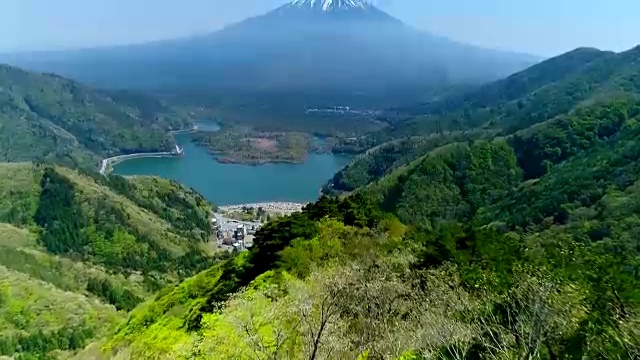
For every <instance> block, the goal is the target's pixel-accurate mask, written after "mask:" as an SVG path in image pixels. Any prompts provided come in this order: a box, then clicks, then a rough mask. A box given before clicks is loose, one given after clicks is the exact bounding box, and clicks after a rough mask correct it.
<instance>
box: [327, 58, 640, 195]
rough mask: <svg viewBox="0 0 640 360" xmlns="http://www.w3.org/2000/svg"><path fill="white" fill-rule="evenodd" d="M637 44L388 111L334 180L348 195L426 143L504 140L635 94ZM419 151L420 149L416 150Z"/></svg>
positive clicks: (639, 69)
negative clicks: (370, 147) (363, 150)
mask: <svg viewBox="0 0 640 360" xmlns="http://www.w3.org/2000/svg"><path fill="white" fill-rule="evenodd" d="M638 74H640V47H636V48H634V49H631V50H629V51H626V52H622V53H612V52H606V51H599V50H596V49H589V48H580V49H576V50H574V51H571V52H568V53H566V54H563V55H560V56H558V57H555V58H552V59H549V60H546V61H543V62H541V63H540V64H537V65H534V66H532V67H530V68H528V69H526V70H523V71H521V72H519V73H516V74H513V75H511V76H509V77H507V78H505V79H503V80H499V81H496V82H493V83H489V84H486V85H483V86H480V87H478V88H476V89H472V90H468V89H458V90H455V89H454V90H450V91H448V92H445V93H444V95H441V96H436V99H435V100H433V101H431V102H427V103H424V104H422V105H420V106H413V107H405V108H401V109H394V110H393V111H388V112H387V113H386V114H385V115H384V117H385V118H386V120H387V122H388V123H389V124H390V125H391V128H390V129H385V130H382V131H379V132H374V133H370V134H369V135H367V136H364V137H361V138H359V139H358V141H357V144H355V145H354V146H355V147H356V148H358V147H361V146H362V145H364V146H367V144H379V145H378V147H377V148H376V149H375V151H370V152H369V153H368V154H366V155H364V156H360V157H359V158H358V159H357V160H356V161H355V162H354V163H352V164H351V165H350V166H348V167H347V168H346V169H344V170H342V171H341V172H339V173H338V174H337V175H336V176H335V177H334V179H333V180H332V184H333V188H334V190H339V191H352V190H353V189H355V188H358V187H361V186H364V185H366V184H368V183H370V182H371V181H372V180H375V179H377V178H379V177H381V176H382V175H385V174H389V173H390V172H391V171H393V170H395V169H398V168H400V167H402V166H405V165H407V164H409V163H410V162H411V161H413V160H416V159H417V158H418V157H419V156H420V155H424V153H425V151H428V150H430V149H429V147H430V145H427V147H426V148H422V146H423V145H421V144H429V143H431V144H432V145H438V144H445V143H453V142H464V141H466V140H465V139H469V140H473V139H478V138H482V137H484V138H490V137H491V136H496V135H500V136H508V135H512V134H513V133H515V132H517V131H519V130H523V129H526V128H529V127H531V126H534V125H536V124H539V123H542V122H545V121H548V120H551V119H554V118H556V117H558V116H565V115H571V114H574V113H576V112H578V111H579V109H581V108H583V107H588V106H590V105H591V104H594V103H602V102H608V101H615V100H616V99H637V98H638V97H640V88H639V85H638V84H640V78H639V75H638ZM419 149H423V150H425V151H416V150H419Z"/></svg>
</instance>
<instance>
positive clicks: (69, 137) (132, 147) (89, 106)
mask: <svg viewBox="0 0 640 360" xmlns="http://www.w3.org/2000/svg"><path fill="white" fill-rule="evenodd" d="M187 123H188V117H187V116H186V114H183V113H181V111H180V110H177V109H174V108H171V107H167V106H164V105H163V104H162V103H160V102H159V101H157V100H155V101H152V100H149V99H147V98H145V97H143V96H134V95H132V94H128V93H115V92H114V93H107V92H102V91H96V90H93V89H90V88H88V87H85V86H83V85H80V84H78V83H76V82H73V81H71V80H67V79H64V78H61V77H58V76H55V75H48V74H37V73H31V72H26V71H22V70H20V69H16V68H13V67H9V66H5V65H0V129H1V130H2V131H0V133H1V134H2V136H1V137H0V161H11V162H19V161H42V162H55V163H60V164H64V165H68V166H76V167H77V166H81V167H85V168H95V167H96V166H97V164H98V162H99V160H100V158H103V157H108V156H113V155H118V154H126V153H136V152H153V151H158V150H166V149H172V146H173V140H172V139H171V138H170V137H168V135H167V134H166V133H167V131H168V130H170V129H172V128H173V129H175V128H185V127H188V126H189V125H188V124H187Z"/></svg>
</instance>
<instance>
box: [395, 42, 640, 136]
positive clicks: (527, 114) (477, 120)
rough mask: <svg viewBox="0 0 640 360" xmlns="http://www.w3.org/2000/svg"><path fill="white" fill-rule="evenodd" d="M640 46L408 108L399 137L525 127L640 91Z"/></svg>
mask: <svg viewBox="0 0 640 360" xmlns="http://www.w3.org/2000/svg"><path fill="white" fill-rule="evenodd" d="M639 73H640V46H639V47H636V48H633V49H631V50H628V51H625V52H621V53H611V52H604V51H598V50H595V49H586V48H582V49H577V50H574V51H571V52H569V53H566V54H563V55H560V56H558V57H556V58H553V59H549V60H547V61H544V62H542V63H540V64H538V65H535V66H532V67H531V68H528V69H526V70H523V71H521V72H519V73H516V74H514V75H511V76H509V77H507V78H506V79H503V80H499V81H496V82H493V83H490V84H487V85H484V86H481V87H479V88H477V89H475V90H472V91H468V92H462V93H454V94H451V95H449V96H445V97H444V98H441V99H438V100H435V101H433V102H429V103H426V104H423V105H422V106H419V107H414V108H410V109H406V110H408V111H407V114H408V115H409V117H411V119H409V120H407V121H404V122H401V123H400V124H399V125H398V126H397V129H396V130H395V133H396V135H398V136H400V135H402V134H414V135H415V133H416V131H419V132H423V133H425V132H426V133H429V132H433V131H436V132H437V131H445V130H462V129H469V128H476V127H487V128H493V129H512V130H517V129H523V128H526V127H528V126H530V125H533V124H536V123H540V122H543V121H546V120H548V119H551V118H553V117H555V116H558V115H561V114H564V113H566V112H569V111H571V110H573V109H575V108H576V107H579V106H580V105H582V104H585V103H589V102H590V101H594V100H598V99H607V98H612V97H618V96H636V95H639V94H640V75H638V74H639Z"/></svg>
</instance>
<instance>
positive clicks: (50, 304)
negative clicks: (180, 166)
mask: <svg viewBox="0 0 640 360" xmlns="http://www.w3.org/2000/svg"><path fill="white" fill-rule="evenodd" d="M0 199H1V201H2V203H1V204H0V205H2V206H1V209H2V210H0V278H1V281H0V334H1V336H0V355H20V356H26V357H27V358H29V356H36V357H37V356H42V355H44V354H52V352H55V351H62V352H61V353H59V355H61V354H62V355H63V354H68V355H70V354H72V353H73V352H74V351H77V350H78V349H82V348H83V347H84V346H86V345H87V344H88V343H89V342H91V341H94V339H96V338H100V337H102V336H103V335H105V334H107V333H108V332H109V331H110V329H112V328H113V327H114V326H115V325H116V324H117V323H118V322H119V321H121V320H122V318H123V315H124V314H125V312H126V311H129V310H131V309H133V308H135V307H136V305H138V304H140V303H141V302H143V301H144V300H146V299H147V298H148V297H149V296H151V295H152V294H153V293H155V292H156V291H157V290H158V289H160V288H162V287H164V286H166V285H168V284H170V283H174V282H176V281H179V280H181V279H183V278H185V277H188V276H191V275H193V274H195V273H196V272H198V271H200V270H202V269H205V268H207V267H209V266H211V265H212V264H213V263H214V260H215V258H214V257H213V256H212V248H210V247H209V245H208V241H209V236H210V234H211V227H210V216H211V212H212V208H211V205H210V204H208V203H207V202H206V201H205V200H204V199H203V198H202V197H201V196H200V195H199V194H197V193H195V192H193V191H192V190H189V189H185V188H184V187H182V186H180V185H178V184H176V183H173V182H170V181H168V180H162V179H156V178H149V177H140V178H132V179H125V178H122V177H118V176H110V177H109V178H104V177H102V176H98V175H96V176H95V178H94V177H92V176H91V175H88V174H84V173H82V172H79V171H76V170H70V169H67V168H63V167H57V166H40V165H34V164H31V163H18V164H0ZM62 355H61V356H62Z"/></svg>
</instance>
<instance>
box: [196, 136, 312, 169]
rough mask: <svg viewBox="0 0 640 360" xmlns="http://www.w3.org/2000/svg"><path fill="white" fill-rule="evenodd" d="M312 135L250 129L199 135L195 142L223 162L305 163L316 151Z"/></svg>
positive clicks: (247, 163) (257, 163)
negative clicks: (308, 156) (314, 150)
mask: <svg viewBox="0 0 640 360" xmlns="http://www.w3.org/2000/svg"><path fill="white" fill-rule="evenodd" d="M312 140H313V139H312V136H311V135H309V134H304V133H297V132H259V131H254V130H250V129H247V128H240V127H231V128H223V129H222V130H220V131H216V132H199V133H196V134H194V135H193V137H192V141H193V142H194V143H196V144H197V145H198V146H202V147H204V148H206V149H208V150H209V152H210V153H211V154H213V155H215V156H216V159H217V161H218V162H220V163H225V164H244V165H261V164H267V163H290V164H299V163H302V162H303V161H304V160H305V159H306V157H307V155H308V154H309V153H310V152H312V151H313V148H314V145H313V141H312Z"/></svg>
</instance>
